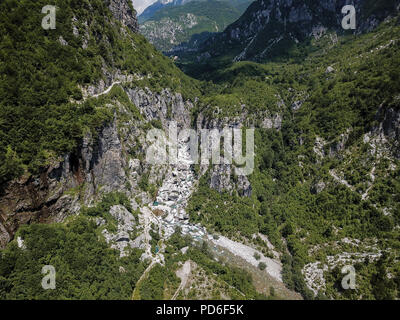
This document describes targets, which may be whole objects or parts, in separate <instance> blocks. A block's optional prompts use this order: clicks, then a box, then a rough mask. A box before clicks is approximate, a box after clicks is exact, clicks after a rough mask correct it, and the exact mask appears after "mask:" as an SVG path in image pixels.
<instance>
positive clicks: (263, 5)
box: [190, 0, 399, 61]
mask: <svg viewBox="0 0 400 320" xmlns="http://www.w3.org/2000/svg"><path fill="white" fill-rule="evenodd" d="M351 3H353V2H348V1H347V2H346V1H341V0H339V1H328V0H326V1H325V0H324V1H297V0H284V1H275V0H269V1H264V0H259V1H255V2H253V3H252V4H251V5H250V6H249V8H248V9H247V10H246V12H245V13H244V14H243V15H242V16H241V17H240V19H238V20H237V21H235V22H234V23H232V24H231V25H230V26H229V27H227V28H226V30H224V31H223V32H221V33H218V34H215V35H213V36H212V37H211V38H210V39H208V40H207V42H206V43H204V44H202V45H201V46H200V47H197V48H194V49H195V50H196V51H197V52H198V56H201V55H202V56H212V57H216V56H227V57H228V56H229V57H231V58H232V59H234V60H235V61H241V60H253V61H265V60H268V59H273V58H275V57H279V58H285V57H287V55H286V54H287V53H288V52H289V51H290V50H292V51H300V53H301V51H302V50H304V48H303V47H304V42H305V41H306V39H310V38H312V37H318V36H320V35H321V34H323V33H324V32H325V31H326V30H332V29H333V30H335V31H337V32H339V34H343V33H344V30H343V29H342V26H341V25H342V24H341V21H342V19H343V17H344V15H343V14H342V13H341V12H342V8H343V7H344V6H345V5H346V4H351ZM398 4H399V2H398V1H396V0H390V1H384V0H382V1H375V2H374V3H372V2H371V1H369V0H362V1H358V2H356V5H355V8H356V11H357V14H356V16H357V28H356V30H355V32H358V33H359V32H364V31H368V30H372V29H373V28H375V27H376V26H377V25H378V24H379V22H381V21H382V20H383V19H384V18H385V17H387V16H388V15H389V14H391V13H395V12H396V8H397V6H398ZM190 51H193V48H192V50H190Z"/></svg>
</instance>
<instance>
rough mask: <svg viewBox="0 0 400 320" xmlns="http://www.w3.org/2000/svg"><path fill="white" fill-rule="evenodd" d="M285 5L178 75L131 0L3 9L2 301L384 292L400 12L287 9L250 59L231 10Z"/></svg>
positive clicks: (395, 290)
mask: <svg viewBox="0 0 400 320" xmlns="http://www.w3.org/2000/svg"><path fill="white" fill-rule="evenodd" d="M288 3H289V1H288V0H280V1H278V0H274V1H272V0H271V1H268V2H267V1H264V2H263V1H257V2H255V4H253V5H251V6H250V7H249V9H248V10H247V11H246V12H247V13H245V14H244V15H243V16H242V18H239V20H237V21H236V22H235V23H234V24H233V25H235V26H238V27H237V28H236V27H235V28H234V29H230V27H228V29H226V30H236V31H235V34H236V33H237V34H238V35H239V36H238V39H239V40H240V41H239V40H238V41H237V42H233V41H231V42H232V43H231V44H232V48H236V49H235V50H236V51H235V52H233V53H231V52H229V51H226V50H225V49H224V48H223V47H222V46H220V45H219V44H218V43H214V47H213V48H209V50H211V49H213V50H214V51H215V52H216V53H218V55H216V56H211V54H210V52H209V51H204V52H203V53H207V52H209V55H208V56H207V55H206V54H204V55H203V56H201V57H200V59H199V61H206V63H199V62H198V60H197V56H196V55H199V53H195V55H194V59H195V60H194V63H193V60H190V59H189V58H191V57H190V56H188V60H186V61H185V60H183V59H182V60H181V61H180V62H179V66H180V67H181V68H182V69H183V70H185V71H186V70H189V71H190V74H192V75H193V77H190V76H189V75H187V74H185V73H183V72H182V71H181V70H180V69H179V68H178V67H177V66H176V65H175V64H174V62H173V60H172V59H171V58H168V57H166V56H164V55H162V54H161V53H160V52H158V51H157V50H156V49H155V48H154V46H153V45H151V44H150V43H149V42H148V41H147V40H146V38H145V37H143V36H142V35H141V34H139V33H138V24H137V18H136V14H135V11H134V9H133V8H132V5H131V3H130V1H128V0H92V1H90V2H88V1H85V2H79V1H72V0H57V1H55V3H54V5H56V6H57V7H58V9H57V19H56V29H49V30H45V29H43V28H42V25H41V21H42V19H43V17H44V16H45V14H41V12H42V8H43V7H44V6H46V5H48V3H47V2H46V1H45V0H38V1H35V2H32V1H30V0H18V1H16V0H7V1H3V2H1V3H0V18H1V19H0V30H2V37H1V39H0V71H1V72H0V74H1V77H0V137H1V139H0V299H2V300H6V299H18V300H19V299H84V300H86V299H96V300H97V299H98V300H101V299H111V300H115V299H127V300H128V299H133V300H135V299H149V300H151V299H158V300H161V299H164V300H170V299H194V300H196V299H228V300H229V299H236V300H237V299H250V300H255V299H337V300H342V299H347V300H360V299H361V300H362V299H367V300H372V299H377V300H395V299H399V298H400V262H399V249H398V248H400V240H399V239H400V228H399V226H400V143H399V141H400V68H399V66H400V39H399V34H400V15H399V12H398V11H399V10H398V9H400V7H397V9H395V10H393V7H392V6H390V7H386V4H387V2H385V3H386V4H385V3H383V2H376V1H367V0H365V1H363V2H359V4H360V5H361V4H362V7H361V8H363V11H359V12H360V14H361V15H365V16H366V17H369V18H368V19H365V20H363V19H361V21H360V26H361V27H360V30H358V31H357V30H356V32H343V30H341V28H340V27H337V26H336V25H335V23H334V22H333V21H337V22H338V23H340V19H339V18H337V17H339V16H340V14H339V15H337V14H334V15H332V16H334V17H336V18H335V19H336V20H335V19H333V18H332V16H330V15H329V14H328V13H329V12H331V11H329V10H328V11H329V12H328V11H326V12H325V13H326V15H325V16H319V15H315V16H312V17H314V18H315V19H316V20H315V21H314V22H313V21H310V20H309V18H307V19H305V18H304V16H303V13H304V12H306V11H307V10H308V9H307V8H315V10H317V9H318V8H319V7H318V8H317V7H314V4H315V3H314V2H311V1H306V0H304V1H294V0H293V1H292V2H291V4H292V7H293V8H295V12H297V13H298V14H299V15H300V16H301V17H303V18H304V19H303V18H301V19H300V20H298V23H297V26H298V27H297V28H296V26H295V23H294V22H292V25H291V26H290V28H291V29H290V30H291V31H290V34H291V35H292V36H293V38H288V39H292V40H293V41H294V39H296V40H297V41H298V43H297V44H296V46H292V45H289V46H284V47H283V48H281V50H280V51H279V50H277V49H276V48H275V49H274V55H272V54H271V52H272V51H268V50H266V51H265V52H268V55H266V56H263V55H260V54H259V53H260V52H263V51H264V50H265V49H267V48H268V43H267V44H265V43H264V44H261V43H260V46H259V47H258V46H254V47H253V46H251V45H250V46H249V44H250V42H248V41H251V38H249V39H247V38H246V37H245V36H244V35H245V34H247V33H246V32H250V31H251V33H249V34H251V35H254V37H256V38H254V39H257V37H258V36H259V35H260V34H259V33H258V32H257V30H262V29H263V26H264V24H266V25H269V20H262V19H261V17H260V19H261V20H260V21H261V22H262V23H260V24H258V22H257V21H258V20H257V19H255V20H253V24H252V23H251V22H249V21H247V20H246V19H247V18H246V19H244V18H243V17H247V14H248V13H249V12H259V11H253V10H254V8H257V6H264V4H266V5H267V4H268V5H271V4H274V5H275V6H276V7H277V8H279V10H281V9H282V10H283V9H284V8H286V9H288V10H289V9H290V8H289V7H281V6H282V5H284V4H285V5H286V6H287V5H288ZM325 4H326V5H328V3H327V2H325ZM383 4H385V5H383ZM389 4H390V3H389ZM396 4H397V2H396ZM254 6H256V7H254ZM252 7H253V8H252ZM301 8H306V9H307V10H306V9H304V10H305V11H303V9H301ZM271 10H272V11H271V12H273V15H272V13H271V15H270V18H271V19H277V18H275V16H274V15H275V14H278V9H276V8H275V7H271ZM310 10H311V9H310ZM318 10H322V9H321V8H319V9H318ZM360 10H361V9H360ZM261 12H262V11H261ZM282 12H283V11H282ZM282 12H281V14H282ZM289 12H291V10H289ZM318 12H320V11H318ZM332 12H333V11H332ZM297 13H296V14H297ZM285 14H289V13H285ZM293 15H294V14H293ZM265 16H268V14H267V12H265V13H264V14H263V17H265ZM314 18H313V19H314ZM243 19H244V20H246V21H244V20H243ZM359 20H360V19H359ZM321 21H323V23H324V24H323V26H328V25H329V26H330V27H329V28H328V27H326V29H324V30H321V32H319V33H317V34H315V35H313V34H310V33H309V32H310V30H311V31H312V30H313V28H314V23H316V25H318V24H319V23H322V22H321ZM329 21H331V22H332V24H331V25H330V24H329V23H330V22H329ZM239 26H240V28H239ZM278 26H279V28H280V29H276V32H278V31H279V30H280V32H281V33H282V34H284V35H285V34H286V31H287V29H286V31H285V24H284V23H283V24H279V23H278ZM242 27H243V28H249V29H246V30H242V29H241V28H242ZM253 28H256V29H254V30H253ZM269 28H270V30H271V31H273V30H275V29H274V26H273V25H269ZM277 28H278V27H277ZM322 31H323V32H322ZM221 34H222V35H224V34H226V33H225V32H222V33H221ZM221 34H220V35H215V38H214V40H213V41H215V39H217V38H218V37H222V38H221V39H222V40H223V39H224V36H221ZM290 34H288V35H286V37H289V36H290ZM271 37H272V38H275V37H276V34H275V33H274V32H271ZM227 39H228V38H227ZM235 39H236V38H235ZM266 39H269V38H266ZM222 40H221V41H222ZM254 41H256V40H254ZM211 43H213V42H212V41H211V39H209V40H207V45H211ZM229 43H230V42H229V41H227V42H226V43H222V44H224V45H228V44H229ZM294 43H296V41H294ZM243 46H244V47H243ZM246 47H248V48H249V50H247V51H245V53H246V54H244V55H240V57H241V59H234V58H235V57H237V56H238V55H239V54H240V53H241V52H244V50H245V48H246ZM250 48H251V50H250ZM260 50H261V51H260ZM192 58H193V57H192ZM245 59H248V60H245ZM238 60H240V61H238ZM194 77H196V78H194ZM175 128H176V137H175ZM189 129H192V130H189ZM233 129H237V130H241V131H232V130H233ZM248 129H250V130H249V131H246V130H248ZM251 129H254V131H252V130H251ZM233 132H236V134H233ZM241 132H242V133H243V137H242V140H243V141H242V142H243V144H242V145H241V147H242V148H240V143H238V144H236V143H235V145H236V146H238V147H239V148H236V147H234V148H233V150H235V153H234V155H238V154H239V156H240V157H235V158H236V159H234V161H230V162H232V163H229V162H225V161H223V162H222V163H218V161H217V160H221V159H220V158H221V157H222V156H223V157H224V160H229V158H230V156H232V153H231V152H230V150H229V149H228V150H222V149H220V147H221V146H223V145H224V146H226V145H228V142H229V141H230V140H232V139H230V134H232V135H234V136H236V139H235V140H236V142H237V141H238V138H239V137H240V136H241V135H240V133H241ZM163 133H166V134H167V136H168V140H167V141H165V139H164V138H165V136H164V135H163ZM206 133H208V135H206V136H205V134H206ZM237 133H239V134H237ZM252 133H254V139H252ZM156 137H159V138H160V139H154V138H156ZM222 137H223V138H222ZM204 138H205V139H204ZM221 138H222V139H221ZM192 139H193V142H194V141H198V142H201V140H202V139H203V140H205V141H207V142H209V143H211V144H208V145H206V146H204V145H202V148H197V151H199V153H200V154H201V155H202V156H203V155H207V154H208V155H211V154H212V155H213V158H212V159H211V160H212V161H205V160H207V159H204V157H203V159H202V160H203V161H201V162H198V161H194V163H192V161H190V160H191V159H192V157H191V155H193V154H194V153H195V152H193V151H194V150H196V148H195V147H194V146H193V145H189V144H188V142H192ZM252 140H254V141H253V142H254V144H252ZM222 141H223V142H222ZM155 142H157V143H155ZM173 142H175V143H176V148H174V146H175V143H173ZM231 142H232V141H231ZM252 147H254V153H253V152H252V149H253V148H252ZM167 151H168V152H167ZM227 153H229V155H228V154H227ZM245 154H246V155H247V156H248V157H247V156H246V160H248V162H246V163H244V164H243V163H242V162H241V161H240V159H238V158H243V157H244V155H245ZM167 155H168V156H169V157H167ZM218 155H219V156H220V158H218ZM164 156H165V157H164ZM175 156H176V158H177V160H178V161H177V162H175V159H174V158H175ZM155 160H160V161H155ZM246 168H247V169H249V168H251V169H252V170H250V171H248V172H247V174H243V173H244V172H246V171H244V170H245V169H246ZM51 270H53V271H55V272H56V277H55V278H54V277H53V278H52V274H53V273H52V272H51ZM49 271H50V273H49ZM46 272H47V275H46V276H45V273H46ZM43 277H45V278H43ZM46 279H47V280H49V281H48V282H46V281H44V280H46ZM51 279H53V280H54V283H53V284H54V285H55V286H54V287H52V290H43V289H46V288H48V286H49V285H51V284H52V281H51ZM353 280H355V283H354V281H353ZM353 285H355V286H353ZM50 289H51V288H50Z"/></svg>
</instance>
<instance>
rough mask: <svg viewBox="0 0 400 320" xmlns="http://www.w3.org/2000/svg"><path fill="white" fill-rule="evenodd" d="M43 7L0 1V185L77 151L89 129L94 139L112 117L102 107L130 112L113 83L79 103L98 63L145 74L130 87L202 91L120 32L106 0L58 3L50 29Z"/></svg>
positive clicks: (97, 75) (136, 38)
mask: <svg viewBox="0 0 400 320" xmlns="http://www.w3.org/2000/svg"><path fill="white" fill-rule="evenodd" d="M47 4H48V3H47V2H46V1H44V0H38V1H34V2H32V1H29V0H5V1H2V2H1V4H0V12H1V13H0V31H1V34H2V38H1V40H0V41H1V43H0V47H1V50H0V74H1V76H0V77H1V78H0V185H3V184H4V183H5V182H7V181H9V180H10V179H13V178H15V177H18V176H20V175H21V174H22V173H23V172H24V171H28V172H30V173H37V172H38V171H39V170H40V168H41V167H43V166H46V165H47V164H49V163H51V162H52V161H54V160H56V161H57V159H58V158H59V157H60V156H63V155H65V154H66V153H70V152H73V151H75V150H76V149H77V147H78V145H79V142H80V141H81V139H82V137H83V136H84V135H85V133H86V132H88V131H91V132H92V134H93V136H94V137H96V133H97V131H98V129H99V128H101V127H102V126H103V125H105V124H106V123H107V122H108V121H110V120H111V118H112V110H110V109H108V108H107V107H105V106H106V104H107V102H109V101H112V99H117V100H119V101H121V103H124V104H126V105H127V106H128V107H129V108H130V109H131V110H132V103H131V102H129V101H127V99H126V97H124V95H123V94H122V93H121V92H119V91H118V90H120V89H118V87H116V88H113V90H112V92H111V94H110V95H108V96H102V97H100V98H98V99H88V100H85V101H83V98H82V92H81V89H80V87H85V86H87V85H89V84H93V83H95V82H97V81H99V80H100V79H101V78H102V77H103V75H102V73H101V69H102V66H106V68H107V69H110V71H115V70H118V69H119V70H121V71H122V73H127V74H138V75H144V78H143V80H137V81H134V82H133V83H131V84H130V85H131V86H140V87H143V86H147V87H149V88H151V89H153V90H154V91H157V90H161V89H162V88H170V89H172V90H174V91H175V92H181V93H182V95H184V96H185V97H186V98H190V97H194V96H196V95H199V94H198V89H197V84H196V82H195V81H194V80H192V79H190V78H189V77H187V76H185V75H184V74H182V73H181V72H180V71H179V69H177V68H176V67H175V66H174V65H173V63H172V61H171V60H170V59H168V58H166V57H164V56H163V55H161V54H160V53H159V52H157V51H156V50H155V49H154V47H152V46H151V45H150V44H148V43H147V41H146V40H145V39H144V38H143V37H142V36H140V35H138V34H133V33H132V32H130V31H129V32H128V31H127V34H126V35H125V36H124V35H123V34H121V33H120V28H119V26H120V24H119V23H115V24H111V23H109V21H110V20H113V18H112V15H111V12H110V11H109V10H108V9H107V7H106V3H105V2H104V1H102V0H95V1H90V3H89V2H88V1H83V2H82V1H76V0H57V1H55V2H54V3H53V4H54V5H56V6H57V7H58V9H57V20H56V21H57V24H56V29H55V30H44V29H42V27H41V21H42V18H43V17H44V15H43V14H41V9H42V7H43V6H45V5H47ZM74 19H75V20H74ZM73 21H75V22H73ZM85 22H86V23H85ZM86 24H87V25H86ZM73 27H75V28H77V30H78V32H79V34H78V35H74V33H73ZM61 37H62V39H64V40H65V41H66V42H67V45H63V44H62V43H61V41H60V39H61ZM85 42H87V48H85V49H84V48H83V44H84V43H85ZM111 68H112V69H111ZM136 114H137V112H136Z"/></svg>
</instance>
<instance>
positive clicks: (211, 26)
mask: <svg viewBox="0 0 400 320" xmlns="http://www.w3.org/2000/svg"><path fill="white" fill-rule="evenodd" d="M241 2H242V3H241V4H240V5H239V7H238V8H237V7H235V5H238V4H237V3H231V1H216V0H205V1H191V2H189V3H185V4H184V5H180V6H165V7H164V8H161V9H160V10H158V11H157V12H156V13H155V14H154V16H153V17H151V18H150V19H149V20H146V21H145V22H143V24H142V25H141V32H142V33H143V35H144V36H145V37H146V38H148V39H149V40H150V41H151V43H153V44H154V46H155V47H156V48H157V49H159V50H161V51H168V50H170V49H172V48H173V47H174V46H176V45H179V44H180V43H182V42H186V41H189V40H190V39H191V37H192V36H193V35H196V36H197V35H198V34H201V33H204V34H209V33H211V32H218V31H222V30H224V29H225V28H226V27H227V26H228V25H229V24H231V23H232V22H234V21H235V20H236V19H237V18H239V17H240V15H241V14H242V13H243V11H244V9H245V7H246V4H247V5H248V4H249V2H250V1H241ZM206 37H207V35H206Z"/></svg>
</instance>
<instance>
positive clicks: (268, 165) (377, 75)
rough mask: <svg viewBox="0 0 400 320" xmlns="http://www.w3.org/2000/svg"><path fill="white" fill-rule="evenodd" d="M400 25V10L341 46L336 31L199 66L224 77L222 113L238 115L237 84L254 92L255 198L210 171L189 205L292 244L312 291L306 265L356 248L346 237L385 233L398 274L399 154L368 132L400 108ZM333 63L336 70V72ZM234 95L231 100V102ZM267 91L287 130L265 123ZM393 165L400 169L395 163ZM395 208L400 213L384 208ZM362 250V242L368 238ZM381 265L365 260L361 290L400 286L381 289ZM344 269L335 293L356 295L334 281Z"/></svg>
mask: <svg viewBox="0 0 400 320" xmlns="http://www.w3.org/2000/svg"><path fill="white" fill-rule="evenodd" d="M399 32H400V29H399V26H398V19H393V20H391V21H388V22H385V23H383V24H382V25H381V26H380V27H379V28H378V29H377V30H375V31H373V32H371V33H368V34H364V35H357V36H344V37H340V38H339V39H338V43H337V44H336V45H334V46H333V45H331V43H330V40H329V39H330V35H329V34H328V35H326V36H325V37H323V38H321V39H320V40H318V41H314V40H313V42H312V43H310V45H311V46H313V48H312V50H311V49H310V50H309V52H310V53H308V54H307V55H306V57H305V58H302V59H300V60H298V59H297V58H292V59H290V58H289V59H288V60H287V61H286V63H285V64H281V63H279V62H270V63H267V64H257V63H253V62H240V63H228V64H224V63H225V62H223V61H219V62H220V64H218V63H219V62H218V61H216V60H214V61H211V64H212V63H215V65H214V69H212V68H213V67H212V66H211V67H210V66H207V67H206V69H201V68H202V66H200V67H199V68H198V69H197V72H198V75H199V78H202V79H203V80H208V81H213V83H210V84H209V86H210V88H211V87H212V85H214V87H213V91H211V93H210V94H209V96H208V99H212V97H217V101H218V103H215V105H216V106H218V107H219V110H218V114H221V115H223V116H227V117H235V116H237V115H238V113H237V112H236V109H233V108H232V106H233V105H235V103H236V105H237V104H238V103H239V102H238V100H236V101H235V100H232V98H233V97H235V95H234V94H232V93H235V92H241V94H238V95H237V96H238V97H240V101H241V102H242V101H246V100H247V99H248V100H247V105H246V107H245V111H246V112H247V119H249V120H250V121H251V123H253V124H254V125H255V127H256V131H255V144H256V159H255V166H256V168H255V171H254V173H253V174H252V175H251V176H250V177H249V180H250V182H251V184H252V195H251V197H249V198H243V197H240V196H238V195H237V194H236V191H234V192H233V193H232V194H230V193H228V192H222V193H218V192H216V191H215V190H211V189H210V188H209V184H210V180H209V179H210V176H209V175H207V174H206V175H205V176H203V177H202V179H201V180H200V184H199V188H198V190H197V191H196V192H195V193H194V195H193V197H192V199H191V201H190V203H189V206H188V212H189V213H190V218H191V219H192V221H195V222H201V223H202V224H203V225H204V226H206V227H207V228H208V229H210V230H216V231H217V232H220V233H222V234H226V235H227V236H229V237H233V238H238V239H240V238H242V237H244V238H247V239H251V237H252V236H253V234H257V233H258V232H260V233H262V234H265V235H267V236H268V238H269V240H270V241H271V243H272V244H273V245H274V246H275V247H276V248H277V249H278V250H285V247H287V249H288V250H289V252H290V255H288V254H284V255H283V257H282V262H283V264H284V266H283V279H284V282H285V283H286V285H287V286H288V287H289V288H290V289H294V290H296V291H298V292H300V293H302V295H303V296H304V297H305V298H313V296H314V295H313V294H312V292H311V291H310V290H309V289H308V288H307V286H306V284H305V282H304V277H303V275H302V269H303V267H304V266H305V265H306V264H307V263H310V262H314V261H317V260H318V261H324V260H325V259H326V258H327V256H331V255H336V254H339V253H341V252H343V251H346V249H345V248H342V249H341V248H340V247H334V246H333V245H332V243H334V242H335V241H339V240H340V239H343V238H345V237H347V238H352V239H354V238H355V239H359V240H361V241H365V240H367V239H377V241H378V247H379V249H381V250H384V251H387V252H388V255H389V257H388V259H386V260H384V261H383V262H381V263H382V264H383V265H384V266H385V268H387V269H390V270H392V271H390V272H391V273H392V274H396V271H395V270H398V268H399V262H398V252H399V248H400V242H399V240H398V239H399V230H398V228H396V227H395V226H396V225H397V224H398V221H399V206H398V205H397V202H398V199H399V195H400V188H399V183H400V180H399V177H400V175H399V173H398V168H399V161H398V160H396V159H395V158H394V157H391V160H390V161H389V160H388V159H385V158H377V157H376V156H375V155H374V154H373V153H371V151H370V147H369V146H368V144H366V143H364V141H363V136H364V134H365V133H367V132H368V131H369V130H371V128H372V127H373V126H376V125H377V124H378V121H382V119H381V118H380V119H379V118H377V117H376V115H377V111H378V109H379V108H382V109H381V111H380V114H383V113H384V112H385V110H388V109H389V108H394V109H395V110H399V99H398V97H397V96H398V93H399V92H400V87H399V84H400V81H398V79H400V73H399V72H400V69H399V68H398V66H399V65H400V50H399V41H398V40H395V41H393V39H398V34H399ZM377 48H379V49H377ZM328 66H332V67H333V69H334V71H333V72H331V73H327V72H326V70H327V67H328ZM210 68H211V69H210ZM225 79H226V80H225ZM239 79H240V80H239ZM247 83H259V84H260V86H261V85H262V86H265V87H267V88H268V90H260V91H257V90H249V89H247V90H242V89H243V88H244V87H246V84H247ZM250 87H251V88H253V87H254V88H256V89H257V87H258V86H257V85H256V86H254V85H253V84H252V85H251V86H249V88H250ZM267 92H269V94H268V93H267ZM274 93H275V94H274ZM277 93H279V96H280V98H281V99H282V102H283V103H284V106H283V107H282V108H281V110H279V109H278V108H276V106H275V108H271V109H270V107H269V106H270V105H273V104H274V101H275V105H276V102H277V101H280V99H277V98H276V94H277ZM263 94H265V96H268V98H266V97H264V96H263ZM271 97H274V98H272V99H271ZM235 98H236V97H235ZM250 99H251V100H250ZM224 100H226V101H229V102H228V103H226V104H224V103H223V102H224ZM257 101H260V102H262V101H265V106H266V107H265V111H266V112H268V111H269V110H271V111H270V114H274V112H279V113H280V114H281V115H282V117H283V122H282V128H281V130H280V131H276V130H269V129H263V128H261V127H260V122H259V121H258V119H257V118H258V117H257V111H258V110H260V109H259V108H260V107H261V108H262V103H260V104H259V105H258V103H257ZM295 101H302V102H304V103H302V105H301V108H300V109H299V110H293V109H291V108H290V106H291V105H292V104H293V103H294V102H295ZM209 103H210V104H211V105H212V106H213V105H214V104H212V103H211V102H209ZM245 103H246V102H245ZM261 110H262V109H261ZM201 111H202V112H204V114H206V115H207V116H208V117H209V118H212V117H215V116H216V113H215V112H214V109H213V108H211V109H207V108H206V107H204V109H202V110H201ZM198 112H199V111H195V112H194V116H196V115H197V114H198ZM349 128H350V130H349V134H348V139H347V141H346V142H345V143H344V147H345V148H346V154H343V153H341V151H340V150H339V151H334V152H332V153H331V151H330V150H336V146H337V145H338V142H340V141H341V140H340V139H341V138H340V135H341V134H344V133H346V132H347V130H348V129H349ZM316 137H322V138H323V139H324V141H326V142H327V143H326V145H325V146H324V148H323V151H324V152H325V154H326V156H325V157H324V158H320V157H318V156H317V155H316V153H315V152H314V147H315V139H316ZM392 143H393V142H392ZM394 145H395V144H394ZM396 150H397V149H393V150H392V151H394V152H398V151H396ZM330 153H331V154H330ZM371 154H372V155H371ZM374 166H375V167H376V169H375V180H374V181H373V182H371V180H370V178H369V176H370V172H371V169H372V167H374ZM390 166H394V168H395V169H393V170H388V167H390ZM332 169H334V170H337V172H343V173H344V176H345V178H346V180H347V181H349V182H350V183H351V185H353V186H354V190H351V189H350V188H348V187H346V186H345V185H343V184H340V183H338V182H336V181H335V180H334V179H333V177H332V176H331V174H330V170H332ZM232 181H235V180H234V179H233V180H232ZM320 181H324V183H325V187H324V188H323V189H322V191H318V192H316V191H315V185H316V184H317V183H318V182H320ZM368 182H369V183H372V187H371V189H370V190H369V197H368V199H365V200H362V197H361V194H362V193H363V192H365V190H366V189H367V187H368V184H367V183H368ZM385 208H386V209H385ZM388 208H390V212H391V214H387V213H386V214H385V213H384V212H386V211H384V210H387V209H388ZM282 237H283V238H285V239H286V244H285V243H283V242H282V241H281V239H282ZM324 244H329V245H327V246H326V247H324V249H323V250H320V251H318V254H314V255H310V254H309V250H310V248H313V247H316V246H321V245H324ZM347 250H350V249H349V248H348V249H347ZM352 250H355V251H356V252H357V250H361V248H358V249H357V248H356V249H354V248H353V249H352ZM389 261H390V262H389ZM376 268H377V267H376V263H373V262H371V263H368V262H367V263H366V264H365V266H363V268H361V269H360V270H361V271H360V272H362V279H363V280H362V282H363V284H362V285H360V287H359V288H358V289H357V290H356V291H355V292H353V293H352V295H351V297H353V298H355V297H359V298H360V297H370V298H375V299H381V298H382V297H384V296H391V297H393V296H396V295H398V293H399V292H400V291H399V289H396V288H398V286H397V285H396V281H397V280H396V278H395V277H392V278H390V279H388V280H387V283H386V282H385V285H387V295H385V293H384V291H385V289H383V287H382V286H378V289H376V290H375V289H374V290H373V289H372V285H371V283H374V284H376V283H377V280H376V277H377V272H376V271H374V270H376ZM362 270H364V271H362ZM342 277H343V275H341V274H340V272H339V273H334V274H333V275H330V276H328V275H327V281H328V284H327V291H326V294H327V296H330V297H335V298H337V299H339V298H349V297H350V296H347V295H345V294H342V293H341V292H339V293H337V291H336V293H335V294H333V291H334V290H337V286H333V284H334V283H336V282H337V281H339V279H342ZM385 279H386V278H385ZM385 281H386V280H385ZM379 288H381V289H379ZM347 294H349V293H347ZM322 296H323V295H319V296H318V298H321V297H322Z"/></svg>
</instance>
